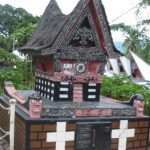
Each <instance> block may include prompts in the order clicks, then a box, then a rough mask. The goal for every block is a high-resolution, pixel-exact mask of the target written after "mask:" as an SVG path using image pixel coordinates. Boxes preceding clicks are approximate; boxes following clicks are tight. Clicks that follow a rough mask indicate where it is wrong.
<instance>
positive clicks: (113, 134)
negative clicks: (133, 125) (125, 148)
mask: <svg viewBox="0 0 150 150" xmlns="http://www.w3.org/2000/svg"><path fill="white" fill-rule="evenodd" d="M119 133H120V130H118V129H116V130H112V133H111V138H119Z"/></svg>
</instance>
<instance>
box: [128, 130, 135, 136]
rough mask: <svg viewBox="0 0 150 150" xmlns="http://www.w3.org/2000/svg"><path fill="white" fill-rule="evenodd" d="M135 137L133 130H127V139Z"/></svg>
mask: <svg viewBox="0 0 150 150" xmlns="http://www.w3.org/2000/svg"><path fill="white" fill-rule="evenodd" d="M134 136H135V129H128V131H127V137H134Z"/></svg>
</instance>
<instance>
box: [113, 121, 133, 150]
mask: <svg viewBox="0 0 150 150" xmlns="http://www.w3.org/2000/svg"><path fill="white" fill-rule="evenodd" d="M134 136H135V129H128V120H121V121H120V129H114V130H112V135H111V138H119V144H118V150H126V144H127V138H128V137H134Z"/></svg>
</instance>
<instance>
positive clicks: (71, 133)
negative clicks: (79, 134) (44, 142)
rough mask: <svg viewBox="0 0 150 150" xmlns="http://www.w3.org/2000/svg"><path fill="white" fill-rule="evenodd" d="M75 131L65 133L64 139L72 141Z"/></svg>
mask: <svg viewBox="0 0 150 150" xmlns="http://www.w3.org/2000/svg"><path fill="white" fill-rule="evenodd" d="M74 138H75V133H74V131H71V132H67V133H66V141H74Z"/></svg>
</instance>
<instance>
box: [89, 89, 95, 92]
mask: <svg viewBox="0 0 150 150" xmlns="http://www.w3.org/2000/svg"><path fill="white" fill-rule="evenodd" d="M88 92H96V89H88Z"/></svg>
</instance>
